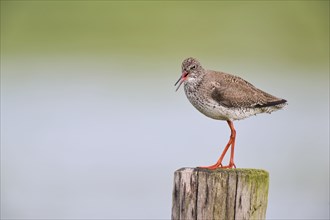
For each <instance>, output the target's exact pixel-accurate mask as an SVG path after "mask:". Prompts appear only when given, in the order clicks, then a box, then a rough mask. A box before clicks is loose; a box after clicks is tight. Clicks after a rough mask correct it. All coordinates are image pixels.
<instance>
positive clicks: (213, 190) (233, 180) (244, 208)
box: [172, 168, 269, 220]
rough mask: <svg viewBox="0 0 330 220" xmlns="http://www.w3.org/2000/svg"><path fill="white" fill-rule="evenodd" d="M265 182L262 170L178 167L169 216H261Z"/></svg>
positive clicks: (241, 217)
mask: <svg viewBox="0 0 330 220" xmlns="http://www.w3.org/2000/svg"><path fill="white" fill-rule="evenodd" d="M268 185H269V175H268V172H267V171H264V170H257V169H216V170H213V171H210V170H207V169H201V168H181V169H179V170H177V171H175V173H174V187H173V195H172V196H173V197H172V219H175V220H177V219H178V220H179V219H181V220H183V219H185V220H186V219H201V220H203V219H224V220H227V219H228V220H230V219H240V220H241V219H265V218H266V209H267V198H268Z"/></svg>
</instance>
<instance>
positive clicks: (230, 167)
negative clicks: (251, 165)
mask: <svg viewBox="0 0 330 220" xmlns="http://www.w3.org/2000/svg"><path fill="white" fill-rule="evenodd" d="M221 168H223V169H232V168H236V165H235V164H234V163H233V162H230V163H229V164H228V166H222V167H221Z"/></svg>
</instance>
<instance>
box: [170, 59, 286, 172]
mask: <svg viewBox="0 0 330 220" xmlns="http://www.w3.org/2000/svg"><path fill="white" fill-rule="evenodd" d="M179 82H180V84H179V86H178V87H177V90H178V89H179V87H180V86H181V84H182V83H184V90H185V93H186V96H187V98H188V100H189V101H190V102H191V104H192V105H193V106H194V107H195V108H196V109H198V110H199V111H200V112H201V113H203V114H204V115H206V116H208V117H210V118H213V119H217V120H226V121H227V123H228V124H229V126H230V129H231V133H232V134H231V138H230V140H229V142H228V144H227V146H226V148H225V150H224V152H223V153H222V155H221V157H220V159H219V160H218V162H217V163H216V164H215V165H212V166H210V167H206V168H209V169H215V168H217V167H228V168H231V167H235V164H234V161H233V157H234V145H235V137H236V131H235V129H234V126H233V123H232V121H234V120H240V119H244V118H247V117H250V116H252V115H256V114H259V113H271V112H273V111H276V110H279V109H281V108H283V107H284V106H285V105H286V102H287V101H286V100H285V99H281V98H277V97H275V96H273V95H270V94H269V93H266V92H264V91H262V90H260V89H258V88H256V87H255V86H253V85H252V84H251V83H249V82H247V81H246V80H244V79H242V78H240V77H238V76H234V75H231V74H228V73H224V72H219V71H213V70H205V69H204V68H203V67H202V65H201V64H200V62H199V61H198V60H196V59H195V58H187V59H185V60H184V61H183V63H182V76H181V77H180V79H179V80H178V81H177V83H179ZM177 83H176V84H177ZM230 146H231V149H232V153H231V157H230V158H231V159H230V163H229V165H228V166H222V159H223V157H224V155H225V154H226V152H227V150H228V148H229V147H230Z"/></svg>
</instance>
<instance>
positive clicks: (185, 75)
mask: <svg viewBox="0 0 330 220" xmlns="http://www.w3.org/2000/svg"><path fill="white" fill-rule="evenodd" d="M187 76H188V73H187V72H186V71H183V72H182V75H181V76H180V78H179V79H178V81H176V83H175V84H174V86H176V84H178V82H180V83H179V85H178V87H176V90H175V91H178V89H179V88H180V86H181V84H182V83H183V82H184V81H185V80H186V79H187Z"/></svg>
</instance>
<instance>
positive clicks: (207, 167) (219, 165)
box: [198, 163, 222, 170]
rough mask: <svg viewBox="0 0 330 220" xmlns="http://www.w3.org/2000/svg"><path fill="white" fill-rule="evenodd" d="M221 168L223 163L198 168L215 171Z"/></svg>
mask: <svg viewBox="0 0 330 220" xmlns="http://www.w3.org/2000/svg"><path fill="white" fill-rule="evenodd" d="M219 167H222V164H221V163H216V164H213V165H211V166H203V167H198V168H202V169H209V170H215V169H217V168H219Z"/></svg>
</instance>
